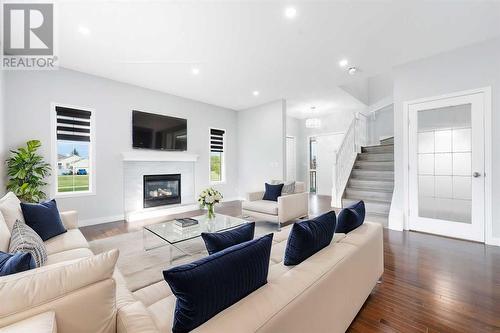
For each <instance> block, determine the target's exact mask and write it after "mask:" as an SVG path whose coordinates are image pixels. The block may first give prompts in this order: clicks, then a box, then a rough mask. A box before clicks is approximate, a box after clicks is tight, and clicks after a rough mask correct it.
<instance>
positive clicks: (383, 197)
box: [345, 188, 392, 202]
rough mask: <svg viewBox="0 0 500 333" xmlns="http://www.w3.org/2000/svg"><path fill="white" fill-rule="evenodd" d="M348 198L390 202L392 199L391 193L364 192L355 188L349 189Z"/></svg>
mask: <svg viewBox="0 0 500 333" xmlns="http://www.w3.org/2000/svg"><path fill="white" fill-rule="evenodd" d="M345 193H346V197H348V198H360V199H366V200H379V201H387V202H390V201H391V199H392V193H391V192H378V191H364V190H358V189H353V188H347V189H346V190H345Z"/></svg>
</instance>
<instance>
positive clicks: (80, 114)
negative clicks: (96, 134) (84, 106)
mask: <svg viewBox="0 0 500 333" xmlns="http://www.w3.org/2000/svg"><path fill="white" fill-rule="evenodd" d="M56 113H57V115H58V116H65V117H73V118H83V119H90V116H91V115H92V113H91V112H90V111H85V110H78V109H72V108H66V107H62V106H56Z"/></svg>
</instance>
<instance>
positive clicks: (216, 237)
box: [201, 222, 255, 254]
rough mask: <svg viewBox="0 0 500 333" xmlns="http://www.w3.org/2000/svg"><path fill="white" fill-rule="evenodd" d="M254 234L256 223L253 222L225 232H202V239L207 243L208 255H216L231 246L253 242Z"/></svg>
mask: <svg viewBox="0 0 500 333" xmlns="http://www.w3.org/2000/svg"><path fill="white" fill-rule="evenodd" d="M254 233H255V222H251V223H247V224H244V225H242V226H240V227H238V228H235V229H231V230H228V231H224V232H214V233H208V232H202V233H201V238H203V241H204V242H205V246H206V247H207V251H208V254H214V253H216V252H219V251H222V250H224V249H226V248H228V247H230V246H233V245H236V244H240V243H243V242H248V241H249V240H252V239H253V236H254Z"/></svg>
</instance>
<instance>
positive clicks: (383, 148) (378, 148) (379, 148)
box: [361, 145, 394, 154]
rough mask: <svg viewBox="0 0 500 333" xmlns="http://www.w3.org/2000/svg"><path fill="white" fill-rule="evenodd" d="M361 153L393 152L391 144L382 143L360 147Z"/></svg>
mask: <svg viewBox="0 0 500 333" xmlns="http://www.w3.org/2000/svg"><path fill="white" fill-rule="evenodd" d="M361 151H362V152H363V153H392V154H394V146H393V145H383V146H372V147H363V148H361Z"/></svg>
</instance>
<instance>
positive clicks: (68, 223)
mask: <svg viewBox="0 0 500 333" xmlns="http://www.w3.org/2000/svg"><path fill="white" fill-rule="evenodd" d="M59 215H60V216H61V220H62V223H63V224H64V227H65V228H66V229H68V230H69V229H76V228H78V212H77V211H76V210H69V211H67V212H60V213H59Z"/></svg>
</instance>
